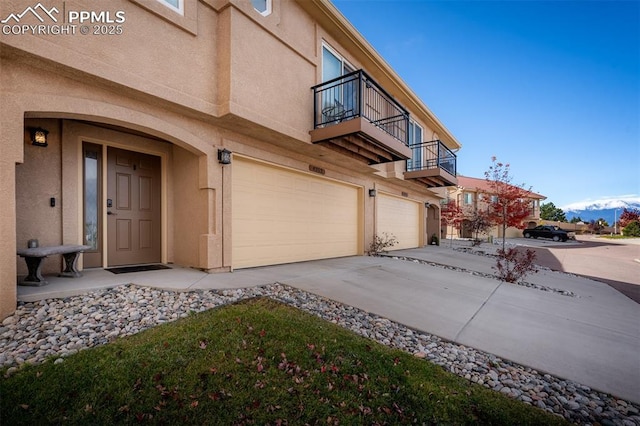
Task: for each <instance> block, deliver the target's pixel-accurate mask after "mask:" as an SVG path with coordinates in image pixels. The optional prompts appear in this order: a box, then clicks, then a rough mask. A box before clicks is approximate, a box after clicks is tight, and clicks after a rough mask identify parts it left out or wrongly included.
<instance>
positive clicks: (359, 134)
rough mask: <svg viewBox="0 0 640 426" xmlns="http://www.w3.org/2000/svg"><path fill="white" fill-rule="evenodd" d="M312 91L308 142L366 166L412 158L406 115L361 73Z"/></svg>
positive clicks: (354, 73)
mask: <svg viewBox="0 0 640 426" xmlns="http://www.w3.org/2000/svg"><path fill="white" fill-rule="evenodd" d="M312 89H313V98H314V106H313V115H314V124H313V130H312V131H311V132H310V133H311V142H313V143H322V144H324V145H325V146H327V147H328V148H330V149H332V150H334V151H338V152H340V153H342V154H344V155H347V156H349V157H352V158H355V159H357V160H359V161H363V162H365V163H367V164H380V163H386V162H390V161H399V160H407V159H409V158H411V149H410V148H409V146H408V137H409V132H408V127H409V113H408V112H407V110H405V109H404V108H403V107H402V106H401V105H400V104H398V103H397V102H396V101H395V100H394V99H393V98H392V97H391V95H389V94H388V93H387V92H386V91H385V90H384V89H383V88H382V87H381V86H380V85H378V83H376V82H375V81H374V80H372V79H371V77H369V76H368V75H367V74H366V73H365V72H364V71H362V70H358V71H354V72H352V73H350V74H345V75H343V76H341V77H338V78H336V79H333V80H329V81H327V82H325V83H322V84H319V85H317V86H314V87H312Z"/></svg>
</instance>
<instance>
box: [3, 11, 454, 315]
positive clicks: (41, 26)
mask: <svg viewBox="0 0 640 426" xmlns="http://www.w3.org/2000/svg"><path fill="white" fill-rule="evenodd" d="M0 27H1V28H2V33H1V34H0V55H1V57H0V60H1V70H2V72H1V74H0V97H1V99H2V102H0V120H1V121H2V125H1V128H2V131H1V132H0V201H1V202H0V241H2V244H1V245H0V318H4V317H6V316H7V315H9V314H11V313H12V312H13V311H14V310H15V307H16V284H17V283H18V282H20V280H21V279H23V278H24V276H25V275H26V274H27V268H26V266H25V262H24V260H23V259H22V258H20V257H18V256H17V255H16V251H17V249H20V248H24V247H27V244H28V241H29V240H34V239H37V240H38V242H39V245H40V246H41V247H43V246H56V245H62V244H84V245H88V246H90V249H89V250H87V251H86V252H85V253H83V254H82V255H81V256H80V258H79V263H78V266H79V268H80V269H82V268H84V269H86V268H109V267H114V266H120V265H130V264H148V263H163V264H175V265H180V266H183V267H192V268H198V269H202V270H206V271H209V272H226V273H228V272H231V271H233V270H234V269H238V268H248V267H255V266H261V265H273V264H280V263H287V262H298V261H305V260H311V259H322V258H331V257H339V256H351V255H363V254H365V252H366V250H367V248H368V246H369V244H370V243H371V241H372V240H373V237H374V235H376V234H381V233H383V232H388V233H392V234H394V235H395V236H396V238H397V239H398V241H399V244H398V245H397V246H396V247H395V248H406V247H419V246H422V245H425V244H427V243H428V241H427V240H428V237H427V236H428V235H431V234H432V233H433V232H434V231H435V232H437V230H438V229H439V228H440V216H439V215H440V210H439V203H440V200H441V198H442V196H441V195H439V193H438V191H439V190H442V189H443V188H445V187H448V186H451V185H456V184H457V183H458V182H457V178H456V154H455V153H456V152H457V151H458V150H459V149H460V147H461V145H460V143H459V142H458V141H457V140H456V138H455V137H454V136H453V135H452V134H451V133H450V132H449V131H448V130H447V128H446V127H445V126H444V125H443V124H442V123H441V122H440V121H439V120H438V119H437V118H436V117H435V115H434V114H433V113H432V112H431V111H430V110H429V108H428V107H427V106H426V105H425V103H424V102H423V100H421V99H420V98H419V97H418V96H417V95H416V94H415V93H414V92H413V91H412V90H411V88H409V87H408V86H407V85H406V84H405V83H404V82H403V81H402V80H401V79H400V78H399V76H398V75H397V74H396V73H395V72H394V70H393V69H391V68H390V66H389V65H388V64H387V63H386V62H385V60H384V59H383V58H382V57H380V55H379V54H378V53H377V52H376V51H375V50H374V49H373V48H372V47H371V46H370V45H369V44H368V43H367V41H366V40H365V39H364V38H363V37H362V36H361V35H360V34H359V33H358V31H357V30H356V29H355V28H354V27H353V26H352V25H351V24H350V23H349V22H348V21H347V20H346V19H345V18H344V17H343V16H342V15H341V14H340V12H339V11H338V10H337V9H336V8H335V7H334V6H333V5H332V4H331V2H330V1H328V0H252V1H249V0H113V1H109V2H96V1H89V0H75V1H73V2H70V1H66V2H64V1H62V0H47V1H44V0H43V1H42V2H38V0H8V1H7V0H4V1H2V2H0ZM61 265H62V259H61V257H60V256H59V255H56V256H49V257H47V258H46V259H45V260H44V264H43V268H42V272H43V273H44V274H45V275H46V274H57V273H59V272H60V269H61ZM69 279H73V278H69Z"/></svg>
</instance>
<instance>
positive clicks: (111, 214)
mask: <svg viewBox="0 0 640 426" xmlns="http://www.w3.org/2000/svg"><path fill="white" fill-rule="evenodd" d="M107 214H108V215H109V216H117V215H118V213H113V212H107Z"/></svg>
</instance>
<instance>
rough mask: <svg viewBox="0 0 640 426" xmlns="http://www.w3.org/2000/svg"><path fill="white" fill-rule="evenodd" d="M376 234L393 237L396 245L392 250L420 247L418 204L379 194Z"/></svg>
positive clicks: (377, 199)
mask: <svg viewBox="0 0 640 426" xmlns="http://www.w3.org/2000/svg"><path fill="white" fill-rule="evenodd" d="M376 202H377V215H376V217H377V223H376V233H377V234H378V235H379V236H382V235H383V234H384V233H385V232H386V233H388V234H389V235H394V236H395V237H396V239H397V240H398V244H397V245H395V246H393V248H392V250H399V249H404V248H414V247H419V246H420V234H421V230H420V206H421V205H420V203H418V202H416V201H412V200H408V199H406V198H400V197H394V196H392V195H387V194H379V196H378V197H377V198H376Z"/></svg>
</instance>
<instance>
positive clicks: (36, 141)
mask: <svg viewBox="0 0 640 426" xmlns="http://www.w3.org/2000/svg"><path fill="white" fill-rule="evenodd" d="M29 134H30V135H31V144H32V145H35V146H42V147H45V146H48V145H49V144H48V143H47V135H48V134H49V131H48V130H45V129H43V128H41V127H29Z"/></svg>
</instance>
